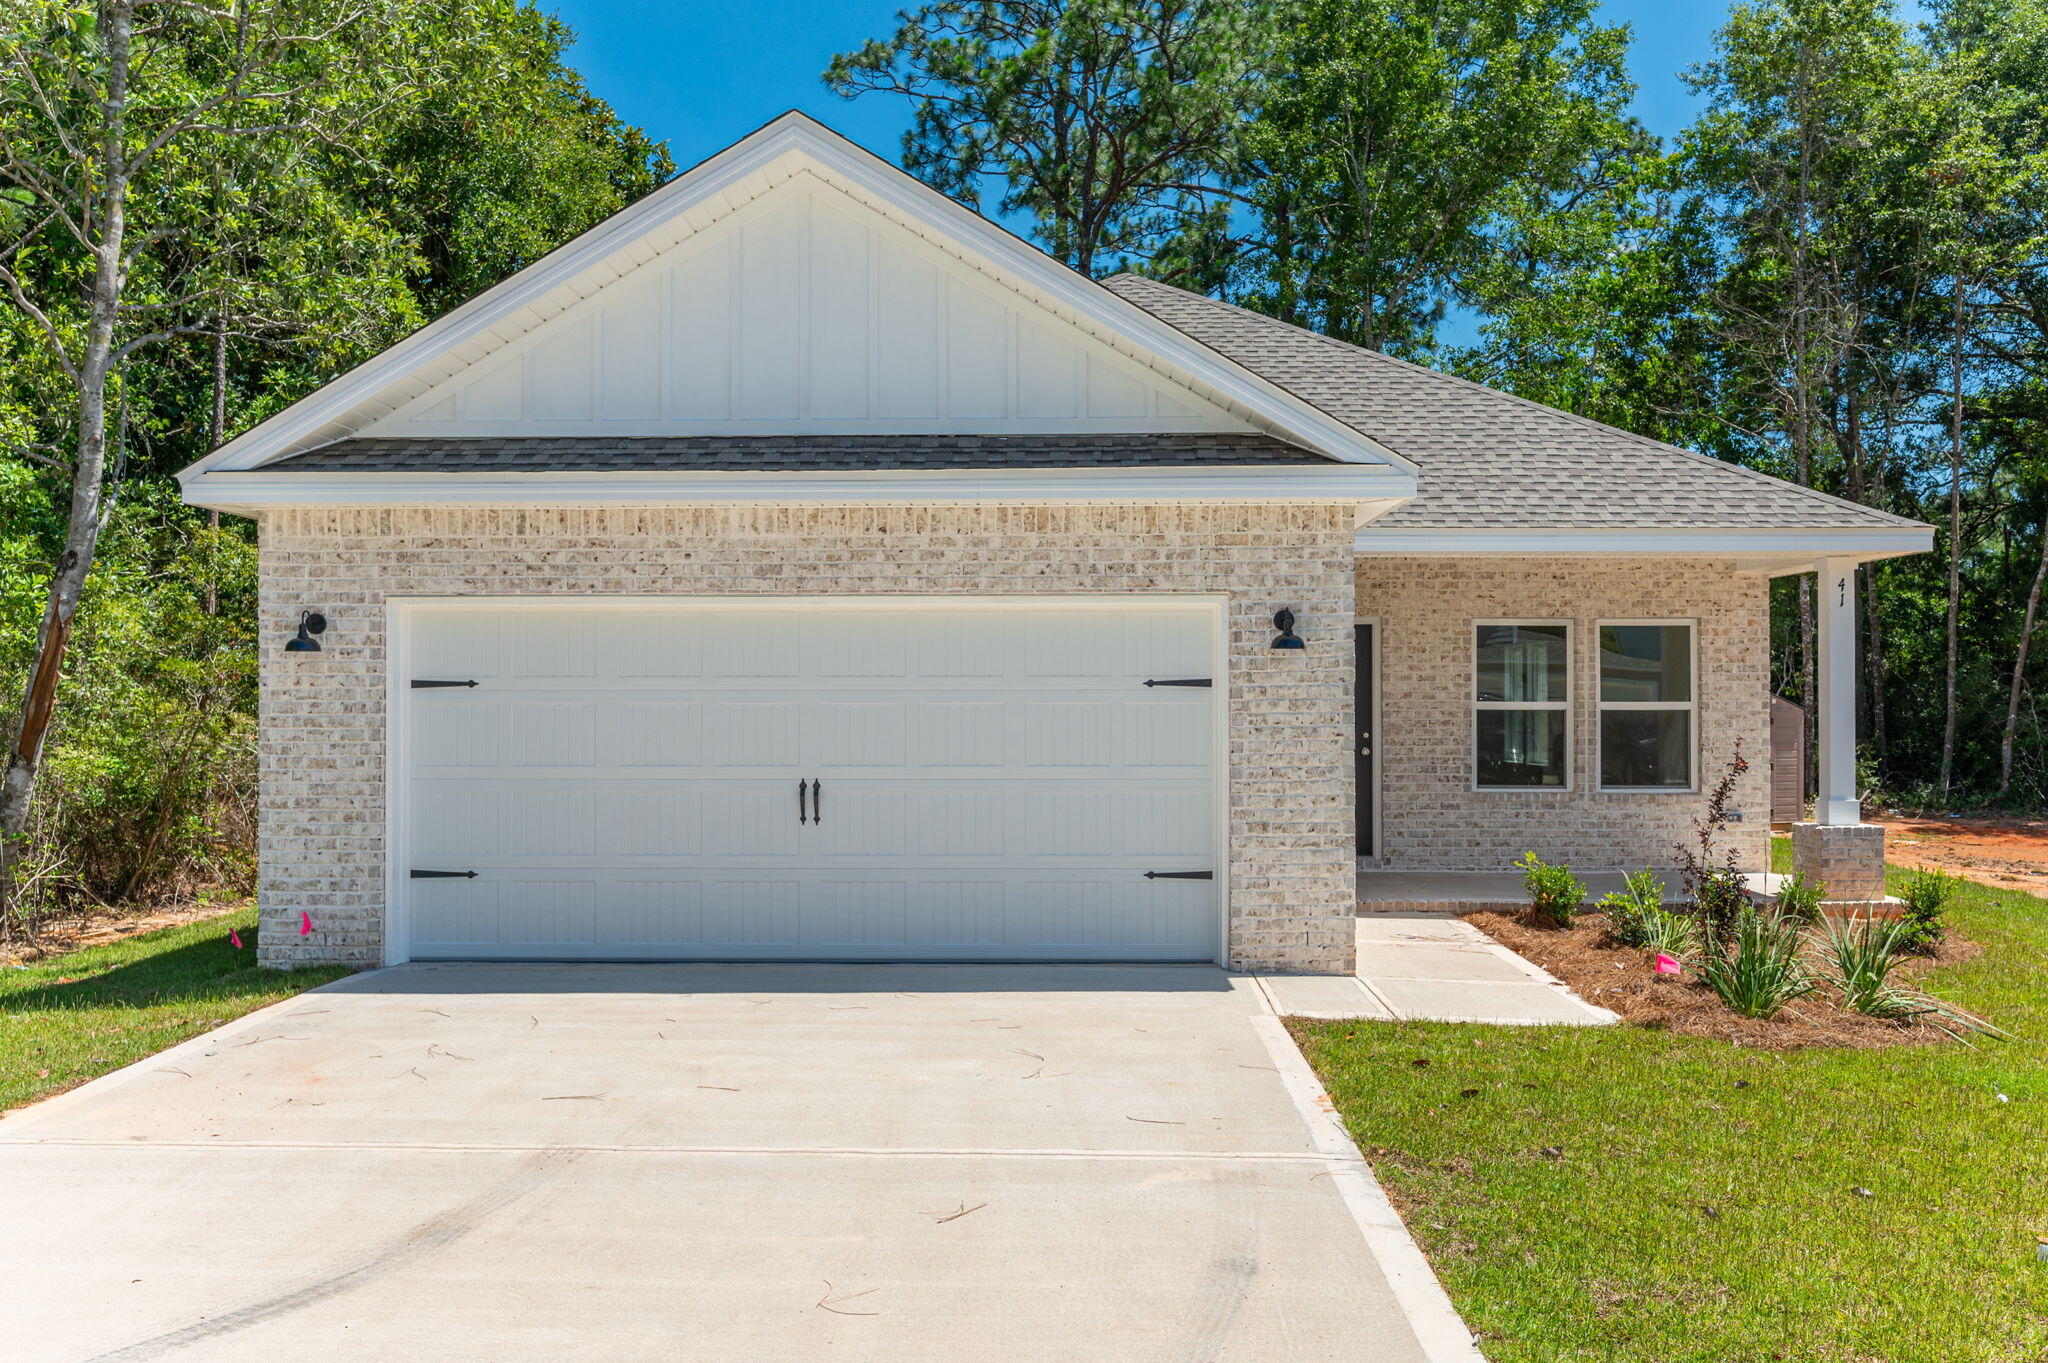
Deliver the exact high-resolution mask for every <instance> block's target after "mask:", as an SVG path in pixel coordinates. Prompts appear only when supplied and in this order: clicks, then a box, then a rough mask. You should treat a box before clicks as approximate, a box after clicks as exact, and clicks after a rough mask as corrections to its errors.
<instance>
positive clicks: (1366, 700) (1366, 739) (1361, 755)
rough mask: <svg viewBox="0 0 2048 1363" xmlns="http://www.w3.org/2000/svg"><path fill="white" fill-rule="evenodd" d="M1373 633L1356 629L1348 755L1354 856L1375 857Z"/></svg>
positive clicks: (1365, 627) (1376, 765)
mask: <svg viewBox="0 0 2048 1363" xmlns="http://www.w3.org/2000/svg"><path fill="white" fill-rule="evenodd" d="M1375 633H1376V629H1375V627H1374V626H1372V625H1359V626H1357V627H1356V634H1357V648H1358V670H1357V677H1358V690H1357V696H1356V703H1355V704H1354V705H1353V706H1352V711H1351V713H1352V715H1353V717H1354V718H1355V720H1356V721H1357V722H1356V724H1355V726H1354V735H1355V739H1356V741H1355V742H1354V743H1353V744H1352V751H1353V753H1354V755H1355V756H1356V759H1357V762H1358V855H1359V856H1361V857H1376V856H1378V855H1379V852H1380V849H1379V838H1378V834H1377V829H1378V824H1379V802H1380V778H1379V759H1378V758H1377V757H1375V756H1374V753H1375V752H1376V751H1377V750H1378V746H1379V740H1378V735H1377V733H1376V732H1375V730H1376V728H1377V720H1378V716H1377V714H1376V713H1375V712H1376V711H1377V710H1378V708H1379V707H1378V706H1376V705H1375V704H1373V700H1374V698H1375V697H1376V696H1377V695H1378V694H1379V687H1378V685H1377V677H1376V673H1377V671H1378V665H1379V650H1378V648H1377V647H1376V646H1375V639H1374V635H1375Z"/></svg>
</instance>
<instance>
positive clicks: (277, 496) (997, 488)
mask: <svg viewBox="0 0 2048 1363" xmlns="http://www.w3.org/2000/svg"><path fill="white" fill-rule="evenodd" d="M1414 495H1415V479H1414V478H1413V477H1412V476H1411V475H1409V474H1408V473H1406V472H1404V471H1402V470H1400V469H1393V468H1386V467H1384V466H1381V465H1372V464H1364V465H1361V464H1338V463H1335V462H1332V463H1329V464H1325V465H1300V464H1288V465H1278V466H1274V465H1266V466H1252V467H1239V468H1218V469H1175V468H1107V469H1056V470H1048V469H958V470H927V469H858V470H847V471H844V472H817V473H810V472H805V473H280V472H274V471H267V470H263V469H252V470H245V471H233V470H221V471H218V472H214V473H201V474H197V475H194V476H192V477H190V478H188V479H187V480H186V482H185V500H186V501H188V502H190V503H192V504H193V505H195V506H209V507H214V508H217V509H219V510H222V511H236V512H247V511H250V510H255V509H258V508H262V507H272V506H311V505H346V506H504V505H542V506H561V505H586V506H587V505H643V506H644V505H665V506H687V505H693V504H702V503H714V504H731V503H742V502H745V503H763V502H772V503H781V504H799V505H800V504H806V503H846V504H855V505H876V504H887V505H898V504H900V505H927V504H933V505H943V504H968V503H983V502H1011V503H1019V504H1027V505H1028V504H1031V503H1045V502H1133V503H1136V502H1183V501H1185V502H1338V503H1344V504H1347V505H1348V504H1354V503H1380V502H1386V501H1397V500H1405V499H1407V498H1411V497H1413V496H1414Z"/></svg>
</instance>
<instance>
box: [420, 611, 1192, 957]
mask: <svg viewBox="0 0 2048 1363" xmlns="http://www.w3.org/2000/svg"><path fill="white" fill-rule="evenodd" d="M1213 629H1214V626H1213V623H1212V618H1211V617H1209V616H1207V615H1205V614H1203V613H1200V612H1193V611H1186V610H1179V611H1176V610H1172V609H1152V608H1143V607H1131V608H1121V607H1120V608H1117V609H1104V608H1099V607H1097V608H1088V609H1075V610H1063V609H1061V610H1038V609H1032V610H1015V611H1005V610H1000V609H991V610H977V609H970V608H961V609H958V610H954V609H940V610H933V609H915V608H913V609H900V610H899V609H893V608H886V607H882V606H879V605H870V606H868V607H866V608H863V609H837V608H833V607H832V606H830V605H821V606H820V607H818V608H815V609H813V608H810V607H807V606H805V607H797V608H795V609H780V610H778V609H763V610H746V611H739V610H732V609H725V608H714V609H708V610H707V609H693V608H691V607H689V606H683V605H678V606H649V607H644V608H643V607H641V606H640V605H638V604H637V603H636V604H635V605H633V606H632V607H630V608H616V607H613V608H602V609H582V608H578V609H575V610H559V611H558V610H555V609H553V608H552V607H549V608H533V607H524V608H517V609H502V608H493V607H491V606H489V605H480V606H479V607H477V608H474V609H472V608H468V607H464V608H462V609H460V610H449V611H447V612H445V614H437V613H435V612H432V611H430V612H427V613H425V614H423V616H422V617H421V618H420V619H419V620H418V622H417V624H415V625H413V626H412V627H411V628H410V629H409V630H408V632H407V634H406V636H405V637H406V638H407V639H408V640H410V644H409V645H408V646H409V647H411V648H412V650H413V651H412V653H411V654H410V655H409V657H408V658H407V660H406V661H405V662H404V663H403V666H404V667H405V670H406V673H407V674H409V675H412V676H422V675H427V674H428V671H429V668H428V663H429V662H431V663H432V664H434V667H433V671H434V672H435V673H436V674H440V675H446V676H448V677H450V678H467V677H472V676H473V677H475V678H476V679H477V680H478V681H479V682H481V683H482V684H481V685H480V686H479V687H477V688H476V689H474V690H472V689H468V688H455V689H448V690H422V691H409V692H406V693H404V695H403V697H402V703H403V704H404V706H405V710H404V715H405V718H404V723H403V725H402V732H403V735H404V737H403V740H402V741H403V743H404V745H405V753H404V768H403V770H404V771H405V773H406V776H405V778H404V779H405V780H406V782H407V784H406V790H405V793H404V797H403V807H404V810H405V811H406V812H405V823H404V826H403V829H402V830H401V832H400V844H399V845H400V850H401V852H402V854H403V856H404V858H405V861H404V862H403V863H402V866H413V867H428V868H432V869H442V870H458V871H459V870H475V871H476V872H477V873H478V874H477V878H476V879H475V880H463V879H455V880H424V881H410V882H409V881H407V880H406V879H405V878H404V876H403V870H402V869H401V871H400V880H399V885H400V893H401V895H403V896H404V903H405V904H406V906H407V912H408V913H409V915H410V921H411V929H410V944H411V946H410V949H411V951H412V952H413V953H414V954H417V955H420V956H423V957H437V956H438V957H462V956H485V957H498V958H511V959H517V958H521V957H527V958H582V959H595V960H604V959H635V958H638V959H660V958H674V957H692V956H695V957H705V958H713V959H757V958H777V957H780V958H797V959H802V958H828V959H829V958H833V957H840V958H847V959H892V958H900V959H963V958H964V959H1062V958H1066V959H1088V958H1094V959H1158V960H1176V959H1178V960H1185V959H1205V958H1208V957H1210V956H1212V955H1213V953H1214V950H1215V939H1216V932H1217V901H1216V886H1215V885H1214V883H1213V882H1209V881H1187V880H1154V881H1147V880H1146V879H1144V873H1145V872H1146V871H1147V870H1168V871H1195V870H1200V871H1208V870H1214V869H1216V865H1215V858H1216V856H1217V850H1216V848H1215V847H1214V845H1213V843H1214V832H1213V829H1214V818H1215V809H1216V806H1215V788H1214V784H1213V781H1214V776H1213V768H1212V765H1211V763H1212V758H1213V757H1214V755H1215V754H1214V752H1213V748H1214V741H1213V736H1212V735H1213V722H1214V721H1213V717H1214V713H1215V712H1214V708H1213V707H1214V705H1215V704H1216V703H1218V702H1220V700H1221V699H1222V692H1221V691H1220V689H1218V690H1205V689H1197V688H1187V689H1166V688H1157V689H1149V690H1148V689H1146V688H1144V687H1143V685H1142V683H1143V681H1144V680H1146V679H1147V678H1158V677H1173V676H1203V675H1206V670H1207V666H1208V664H1207V659H1208V658H1209V656H1210V655H1209V650H1210V648H1211V647H1212V645H1213ZM578 669H581V671H580V672H579V670H578ZM799 780H817V781H819V782H820V783H821V788H822V793H821V806H822V807H821V813H822V821H820V822H811V821H810V820H808V819H805V820H803V821H801V822H800V821H799V817H798V800H797V785H798V782H799Z"/></svg>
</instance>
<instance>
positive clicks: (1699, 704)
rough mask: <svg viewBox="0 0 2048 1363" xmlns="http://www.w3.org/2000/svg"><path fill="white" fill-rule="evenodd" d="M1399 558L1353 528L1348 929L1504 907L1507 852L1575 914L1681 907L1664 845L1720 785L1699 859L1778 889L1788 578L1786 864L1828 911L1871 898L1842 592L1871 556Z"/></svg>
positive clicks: (1851, 610)
mask: <svg viewBox="0 0 2048 1363" xmlns="http://www.w3.org/2000/svg"><path fill="white" fill-rule="evenodd" d="M1589 538H1590V537H1589ZM1397 542H1398V541H1397ZM1393 547H1394V545H1393V543H1384V544H1383V543H1382V541H1381V537H1380V536H1378V535H1376V533H1375V531H1374V529H1373V527H1371V526H1367V527H1365V528H1364V529H1362V530H1361V531H1360V533H1359V536H1358V548H1359V553H1358V558H1357V570H1356V588H1357V620H1356V635H1357V708H1356V717H1357V723H1356V744H1355V750H1356V753H1357V762H1358V770H1357V785H1356V789H1357V793H1358V798H1357V831H1356V845H1357V852H1358V870H1359V880H1358V885H1359V892H1358V902H1359V907H1360V912H1361V913H1386V912H1423V913H1458V912H1469V911H1476V910H1481V909H1490V910H1500V909H1503V908H1509V909H1511V908H1514V907H1518V906H1520V905H1521V904H1522V903H1523V902H1525V897H1524V895H1523V892H1522V888H1521V877H1520V875H1519V874H1518V873H1517V872H1516V871H1514V870H1513V869H1512V868H1513V866H1514V864H1515V862H1516V861H1517V860H1518V859H1519V858H1520V857H1521V856H1522V855H1523V854H1524V853H1534V854H1535V855H1536V856H1538V857H1540V858H1541V859H1543V860H1544V861H1546V862H1550V863H1553V864H1563V865H1567V866H1569V867H1570V868H1571V869H1572V871H1573V872H1574V873H1575V874H1577V875H1578V876H1579V877H1580V879H1581V880H1583V881H1585V882H1586V883H1587V885H1588V889H1589V893H1590V897H1591V898H1592V899H1596V900H1597V899H1598V898H1599V897H1600V896H1601V895H1602V894H1605V893H1607V892H1609V891H1611V890H1618V889H1620V888H1621V879H1622V875H1623V874H1624V873H1625V872H1627V871H1630V870H1636V869H1642V868H1649V869H1651V870H1654V871H1657V872H1658V873H1659V874H1660V875H1661V876H1662V877H1663V878H1664V880H1665V882H1666V885H1667V887H1668V892H1669V894H1670V895H1671V897H1673V898H1675V897H1676V896H1677V894H1678V892H1679V884H1678V867H1677V864H1676V863H1677V855H1678V852H1679V849H1680V847H1681V846H1682V845H1693V844H1694V840H1695V837H1696V829H1695V820H1696V818H1698V817H1699V816H1700V815H1702V814H1703V813H1704V812H1705V810H1706V809H1707V807H1708V805H1709V802H1710V800H1711V799H1712V798H1713V797H1714V794H1715V791H1716V788H1717V785H1719V783H1721V782H1722V781H1723V780H1724V778H1726V779H1727V781H1728V786H1727V789H1726V791H1725V792H1724V793H1725V796H1726V798H1725V812H1726V816H1727V817H1726V821H1725V822H1724V823H1723V824H1722V825H1721V826H1720V828H1719V829H1718V831H1717V835H1716V848H1715V851H1714V854H1713V860H1715V861H1717V862H1718V861H1721V860H1722V859H1724V858H1725V857H1727V856H1729V855H1731V854H1732V856H1733V857H1734V859H1735V862H1736V864H1737V866H1738V867H1739V868H1740V869H1742V870H1743V871H1745V872H1747V873H1748V874H1749V876H1750V879H1751V883H1752V887H1753V888H1754V889H1756V890H1758V891H1760V892H1769V891H1770V890H1772V889H1775V887H1776V878H1775V877H1773V876H1771V875H1770V874H1768V870H1769V866H1770V823H1771V794H1770V792H1771V761H1772V754H1771V744H1770V701H1771V694H1772V683H1771V665H1770V619H1771V611H1770V584H1771V582H1772V580H1773V579H1774V578H1778V577H1783V576H1788V575H1792V574H1797V573H1804V572H1811V573H1814V574H1816V582H1815V588H1816V590H1815V592H1814V598H1815V601H1816V604H1817V607H1818V620H1817V624H1818V631H1817V633H1818V644H1819V651H1818V659H1817V662H1818V668H1817V670H1818V687H1817V695H1816V696H1815V697H1814V698H1813V704H1812V709H1813V711H1814V713H1815V737H1816V739H1817V742H1816V745H1815V748H1816V764H1815V773H1816V777H1817V780H1816V785H1817V788H1818V793H1817V796H1816V798H1815V800H1814V803H1813V811H1812V815H1811V818H1810V819H1808V820H1804V821H1801V822H1799V823H1797V824H1795V825H1794V827H1793V830H1792V832H1793V851H1794V866H1795V869H1796V870H1798V871H1800V872H1802V873H1804V874H1805V875H1806V876H1808V877H1809V878H1810V879H1811V880H1813V881H1816V882H1818V883H1820V884H1822V885H1823V886H1824V888H1825V894H1826V898H1827V899H1828V900H1830V901H1835V902H1853V903H1861V902H1869V901H1873V900H1881V899H1882V898H1883V897H1884V894H1885V890H1884V879H1883V876H1884V861H1883V831H1882V829H1880V828H1879V827H1877V826H1876V825H1872V824H1865V823H1864V822H1863V821H1862V805H1861V802H1860V798H1859V795H1858V792H1857V789H1856V719H1855V713H1856V671H1855V670H1856V599H1857V592H1856V589H1855V582H1854V577H1855V570H1856V567H1857V566H1858V564H1859V563H1860V562H1863V561H1865V559H1866V558H1867V557H1871V556H1877V555H1869V554H1859V555H1857V556H1854V557H1851V556H1847V555H1829V556H1825V557H1816V556H1813V555H1811V554H1808V555H1805V556H1803V557H1794V556H1791V555H1789V554H1776V555H1770V556H1764V555H1761V554H1757V555H1752V556H1738V555H1734V554H1731V555H1729V556H1727V557H1704V556H1702V557H1694V556H1691V555H1686V554H1680V553H1667V554H1661V555H1660V554H1653V553H1650V552H1646V549H1645V547H1644V546H1642V545H1641V544H1640V543H1634V542H1632V543H1631V544H1630V546H1629V552H1604V553H1603V552H1601V551H1600V550H1599V549H1598V548H1596V547H1593V544H1592V543H1590V542H1587V541H1582V542H1581V544H1580V545H1579V546H1578V547H1577V552H1565V551H1563V549H1562V548H1561V547H1560V549H1559V550H1558V551H1556V552H1551V553H1534V552H1528V551H1524V552H1521V553H1503V552H1498V551H1496V552H1491V553H1488V552H1484V551H1482V550H1478V549H1477V548H1476V546H1475V547H1474V548H1473V549H1470V550H1467V551H1466V552H1464V553H1451V554H1443V555H1439V556H1433V557H1425V556H1422V555H1420V554H1415V553H1412V552H1403V553H1396V552H1392V550H1393ZM1402 547H1403V548H1404V549H1405V548H1407V547H1408V546H1407V545H1406V544H1405V543H1404V544H1402Z"/></svg>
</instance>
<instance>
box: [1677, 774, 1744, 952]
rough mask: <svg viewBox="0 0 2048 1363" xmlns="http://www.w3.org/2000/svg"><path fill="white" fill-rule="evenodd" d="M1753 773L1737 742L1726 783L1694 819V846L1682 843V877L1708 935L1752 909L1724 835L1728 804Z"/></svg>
mask: <svg viewBox="0 0 2048 1363" xmlns="http://www.w3.org/2000/svg"><path fill="white" fill-rule="evenodd" d="M1748 770H1749V759H1748V758H1746V757H1744V756H1743V755H1742V744H1741V743H1740V742H1737V743H1736V745H1735V756H1734V757H1733V758H1731V759H1729V762H1728V765H1727V766H1726V767H1725V768H1723V769H1722V772H1721V779H1720V780H1719V781H1717V782H1715V784H1714V789H1713V790H1712V791H1711V792H1710V793H1709V794H1708V796H1707V808H1706V812H1705V813H1704V814H1695V815H1694V816H1693V820H1692V828H1693V841H1692V845H1691V846H1687V845H1686V844H1683V843H1681V844H1679V848H1678V866H1679V876H1680V879H1681V880H1682V881H1683V882H1684V885H1685V891H1686V897H1687V898H1688V899H1690V900H1691V901H1692V913H1693V916H1694V917H1695V918H1697V919H1698V920H1699V923H1700V927H1701V929H1702V930H1703V931H1702V935H1703V936H1711V937H1720V936H1723V935H1725V934H1727V933H1728V932H1729V931H1731V930H1732V929H1734V928H1735V927H1736V926H1737V925H1738V924H1739V923H1740V922H1741V920H1742V918H1743V915H1745V914H1747V913H1748V912H1749V910H1750V907H1751V905H1750V899H1749V886H1748V882H1746V881H1745V880H1744V879H1743V877H1742V867H1741V864H1740V863H1739V862H1738V861H1737V860H1736V856H1735V849H1734V848H1732V847H1731V848H1729V849H1727V850H1726V851H1725V852H1724V851H1723V850H1722V849H1721V834H1722V833H1723V832H1724V831H1726V829H1727V827H1728V824H1729V818H1728V802H1729V801H1730V800H1731V799H1733V798H1734V797H1735V783H1736V781H1737V780H1738V779H1739V778H1740V777H1741V776H1742V774H1743V773H1744V772H1746V771H1748Z"/></svg>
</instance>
